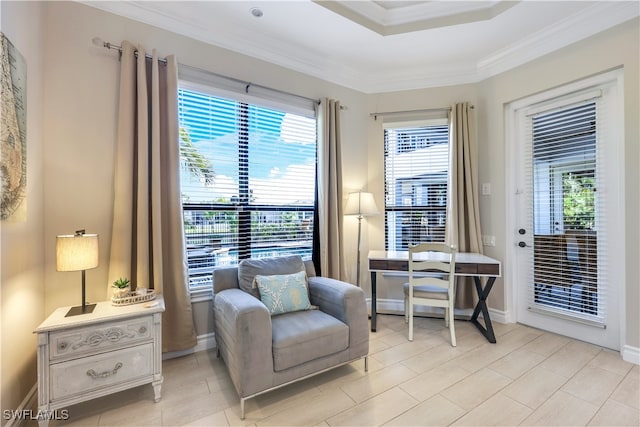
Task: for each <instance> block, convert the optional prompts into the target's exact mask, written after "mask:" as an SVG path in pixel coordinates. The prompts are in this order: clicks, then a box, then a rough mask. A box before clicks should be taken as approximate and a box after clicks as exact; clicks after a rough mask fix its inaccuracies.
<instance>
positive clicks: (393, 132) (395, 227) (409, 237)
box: [384, 119, 449, 250]
mask: <svg viewBox="0 0 640 427" xmlns="http://www.w3.org/2000/svg"><path fill="white" fill-rule="evenodd" d="M384 145H385V150H384V153H385V163H384V165H385V246H386V249H387V250H406V249H407V248H408V245H409V244H413V243H418V242H444V240H445V226H446V217H447V192H448V175H449V125H448V123H447V120H446V119H438V120H429V121H427V122H407V123H387V124H385V130H384Z"/></svg>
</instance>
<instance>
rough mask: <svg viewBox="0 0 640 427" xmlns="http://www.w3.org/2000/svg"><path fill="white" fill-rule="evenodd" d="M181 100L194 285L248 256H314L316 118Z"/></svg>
mask: <svg viewBox="0 0 640 427" xmlns="http://www.w3.org/2000/svg"><path fill="white" fill-rule="evenodd" d="M178 100H179V103H178V109H179V122H180V131H181V147H182V148H181V150H182V152H181V160H182V163H183V170H182V176H181V182H182V184H181V190H182V199H183V210H184V224H185V235H186V240H187V242H186V243H187V250H188V252H189V253H188V261H189V272H190V278H191V279H192V280H191V282H192V283H193V284H194V285H197V284H202V283H203V282H202V280H201V279H200V278H202V277H205V276H207V275H210V272H211V270H212V269H213V268H215V267H218V266H223V265H232V264H236V263H237V262H239V260H241V259H243V258H248V257H264V256H274V255H285V254H300V255H302V256H305V257H310V256H311V238H312V230H313V206H314V192H315V171H316V122H315V118H310V117H307V116H302V115H298V114H295V113H291V112H285V111H281V110H276V109H271V108H266V107H263V106H258V105H253V104H247V103H245V102H240V101H236V100H234V99H225V98H221V97H218V96H213V95H211V94H209V93H202V92H198V91H195V90H187V89H184V88H181V89H180V90H179V96H178ZM202 166H204V170H209V171H210V173H209V174H208V175H207V174H204V173H202V171H203V168H202Z"/></svg>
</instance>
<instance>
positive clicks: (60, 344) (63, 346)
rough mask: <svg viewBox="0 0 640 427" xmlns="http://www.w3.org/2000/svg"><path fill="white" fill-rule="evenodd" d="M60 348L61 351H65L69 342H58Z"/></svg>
mask: <svg viewBox="0 0 640 427" xmlns="http://www.w3.org/2000/svg"><path fill="white" fill-rule="evenodd" d="M58 349H59V350H60V351H65V350H66V349H67V343H66V342H64V341H62V342H61V343H59V344H58Z"/></svg>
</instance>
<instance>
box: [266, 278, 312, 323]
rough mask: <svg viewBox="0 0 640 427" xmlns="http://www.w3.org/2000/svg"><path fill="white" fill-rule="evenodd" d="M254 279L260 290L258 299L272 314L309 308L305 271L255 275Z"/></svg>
mask: <svg viewBox="0 0 640 427" xmlns="http://www.w3.org/2000/svg"><path fill="white" fill-rule="evenodd" d="M254 280H255V283H256V285H257V286H258V290H259V291H260V300H261V301H262V303H263V304H264V305H266V306H267V309H269V312H270V313H271V315H272V316H273V315H276V314H282V313H289V312H292V311H300V310H309V309H311V303H310V302H309V290H308V289H307V273H306V272H305V271H300V272H299V273H293V274H282V275H276V276H261V275H256V277H255V279H254Z"/></svg>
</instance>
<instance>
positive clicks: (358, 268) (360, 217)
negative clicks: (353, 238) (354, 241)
mask: <svg viewBox="0 0 640 427" xmlns="http://www.w3.org/2000/svg"><path fill="white" fill-rule="evenodd" d="M361 231H362V215H358V259H357V260H356V266H357V267H356V268H357V270H356V286H357V287H360V234H361Z"/></svg>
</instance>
